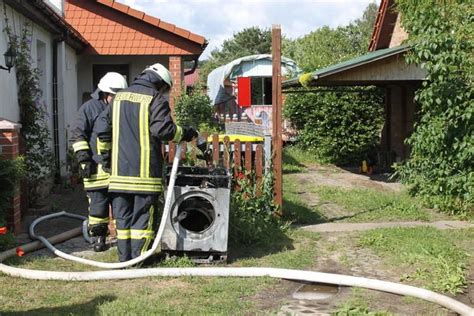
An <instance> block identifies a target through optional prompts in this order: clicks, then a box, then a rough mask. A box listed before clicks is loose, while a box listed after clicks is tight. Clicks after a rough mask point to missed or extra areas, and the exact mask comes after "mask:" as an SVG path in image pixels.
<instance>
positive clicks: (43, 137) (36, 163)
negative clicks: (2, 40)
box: [3, 3, 54, 204]
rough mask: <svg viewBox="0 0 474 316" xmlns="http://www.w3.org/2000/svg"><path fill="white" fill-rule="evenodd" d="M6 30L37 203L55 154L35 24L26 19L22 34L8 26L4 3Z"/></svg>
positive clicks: (32, 197) (33, 200) (33, 199)
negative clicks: (34, 49) (34, 51)
mask: <svg viewBox="0 0 474 316" xmlns="http://www.w3.org/2000/svg"><path fill="white" fill-rule="evenodd" d="M3 9H4V16H5V25H6V27H5V29H4V32H6V34H7V36H8V40H9V45H10V47H11V48H12V49H13V50H14V52H15V54H16V59H15V72H16V80H17V88H18V104H19V107H20V123H21V124H22V128H21V136H22V140H23V149H24V155H25V166H26V175H27V179H28V188H29V195H28V197H29V202H30V204H35V203H36V199H37V197H38V196H37V192H38V191H37V190H38V188H39V187H40V184H41V182H42V181H43V180H44V179H46V178H48V177H51V175H52V172H53V166H54V163H53V153H52V150H51V147H50V142H51V135H50V132H49V129H48V122H47V112H46V105H45V104H44V102H43V101H42V98H41V97H42V92H41V90H40V88H39V78H40V71H39V69H38V68H36V67H34V65H33V62H32V56H31V44H32V26H31V25H30V24H29V23H27V22H25V23H24V24H23V25H22V27H21V29H20V31H19V33H20V34H19V35H17V34H16V32H14V31H13V30H12V29H11V27H10V26H9V19H8V17H7V10H6V6H5V3H4V7H3Z"/></svg>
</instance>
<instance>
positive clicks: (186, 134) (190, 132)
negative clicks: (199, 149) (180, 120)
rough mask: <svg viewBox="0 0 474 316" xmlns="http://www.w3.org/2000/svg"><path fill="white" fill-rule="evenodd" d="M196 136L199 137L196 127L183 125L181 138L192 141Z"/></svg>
mask: <svg viewBox="0 0 474 316" xmlns="http://www.w3.org/2000/svg"><path fill="white" fill-rule="evenodd" d="M196 137H198V132H197V131H196V130H195V129H194V128H192V127H190V126H185V127H183V137H182V138H181V140H182V141H185V142H190V141H192V140H193V138H196Z"/></svg>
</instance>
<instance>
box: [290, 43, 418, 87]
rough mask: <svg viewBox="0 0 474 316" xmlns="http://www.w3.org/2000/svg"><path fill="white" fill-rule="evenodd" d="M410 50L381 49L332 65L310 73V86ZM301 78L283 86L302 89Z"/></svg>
mask: <svg viewBox="0 0 474 316" xmlns="http://www.w3.org/2000/svg"><path fill="white" fill-rule="evenodd" d="M409 49H410V47H409V46H407V45H402V46H397V47H392V48H386V49H380V50H377V51H374V52H370V53H367V54H365V55H362V56H359V57H356V58H353V59H349V60H347V61H344V62H342V63H339V64H336V65H332V66H329V67H326V68H323V69H319V70H316V71H314V72H312V73H310V76H311V78H310V83H309V84H310V85H311V83H314V82H315V81H316V80H318V79H320V78H324V77H327V76H331V75H334V74H337V73H341V72H344V71H346V70H349V69H353V68H356V67H359V66H362V65H366V64H369V63H372V62H374V61H378V60H382V59H385V58H388V57H391V56H394V55H397V54H400V53H404V52H406V51H408V50H409ZM301 76H305V75H300V76H298V77H296V78H292V79H289V80H285V81H284V82H283V84H282V86H283V89H286V88H296V87H301V86H302V85H301V82H300V78H301Z"/></svg>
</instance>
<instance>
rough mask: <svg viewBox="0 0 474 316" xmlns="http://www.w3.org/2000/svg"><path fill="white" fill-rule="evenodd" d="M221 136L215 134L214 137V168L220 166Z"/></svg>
mask: <svg viewBox="0 0 474 316" xmlns="http://www.w3.org/2000/svg"><path fill="white" fill-rule="evenodd" d="M219 146H220V144H219V135H218V134H213V135H212V163H213V164H214V166H218V165H219V151H220V148H219Z"/></svg>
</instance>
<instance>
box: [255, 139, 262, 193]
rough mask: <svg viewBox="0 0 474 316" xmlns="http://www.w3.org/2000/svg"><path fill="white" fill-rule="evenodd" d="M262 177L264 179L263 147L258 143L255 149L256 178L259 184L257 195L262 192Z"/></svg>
mask: <svg viewBox="0 0 474 316" xmlns="http://www.w3.org/2000/svg"><path fill="white" fill-rule="evenodd" d="M262 179H263V147H262V145H261V144H258V145H257V148H256V149H255V180H256V182H257V183H256V185H257V196H260V195H261V194H262Z"/></svg>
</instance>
